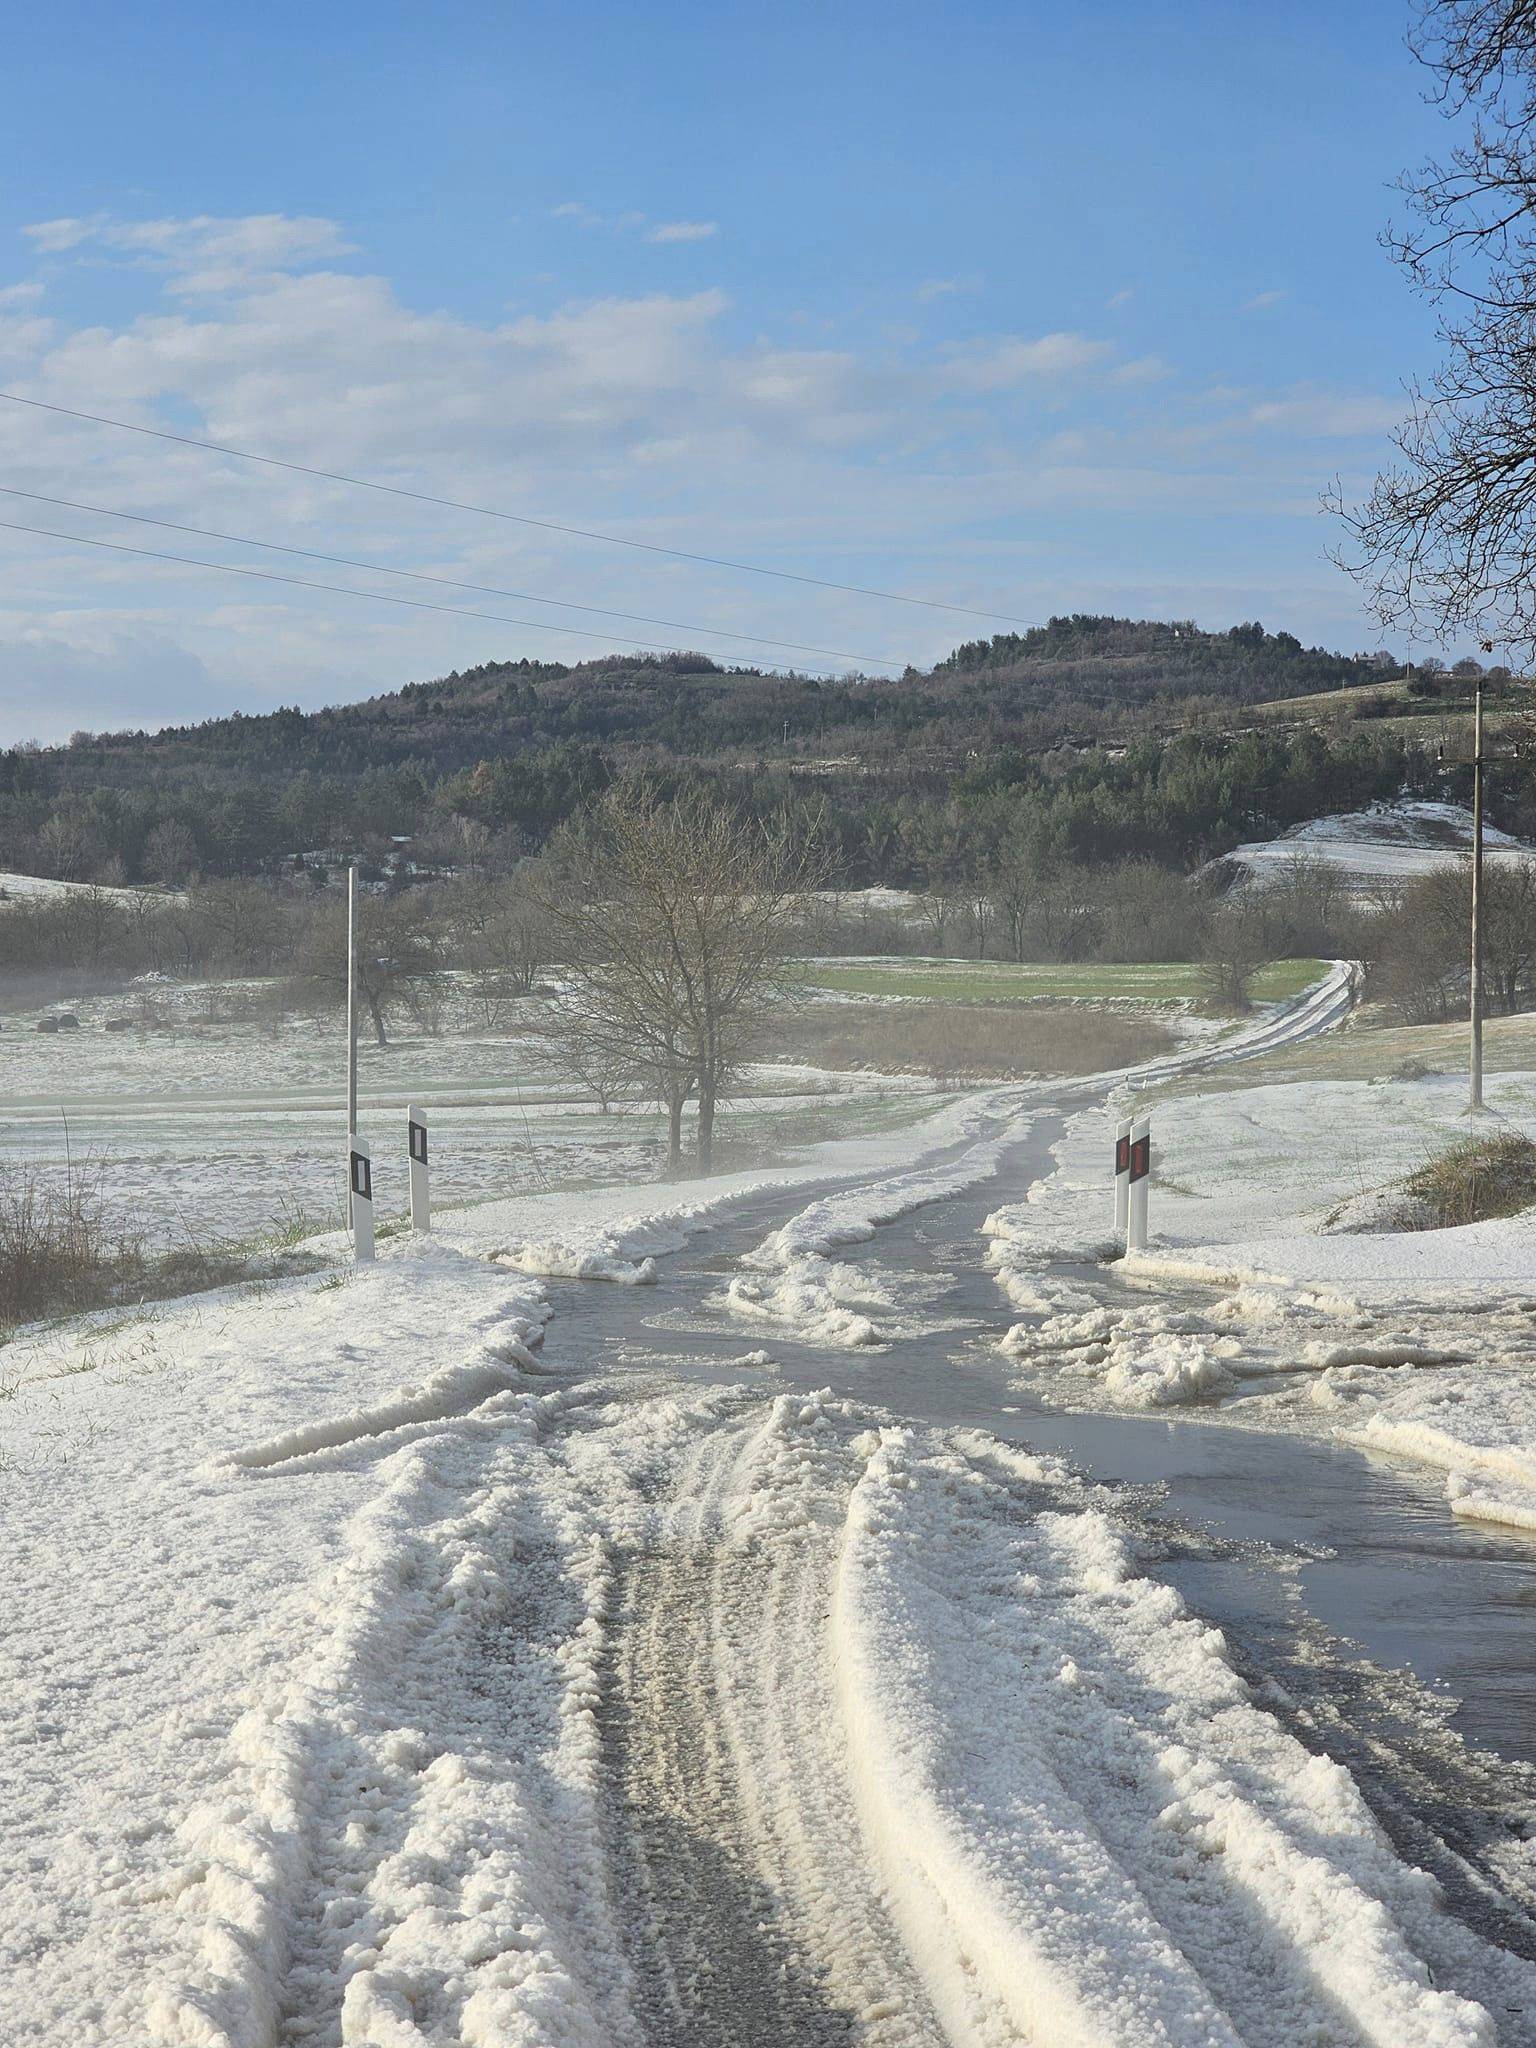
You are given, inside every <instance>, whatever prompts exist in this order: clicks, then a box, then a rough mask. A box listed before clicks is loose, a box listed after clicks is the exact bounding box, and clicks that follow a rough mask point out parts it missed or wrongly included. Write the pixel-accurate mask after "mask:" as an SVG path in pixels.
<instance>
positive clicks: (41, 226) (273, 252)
mask: <svg viewBox="0 0 1536 2048" xmlns="http://www.w3.org/2000/svg"><path fill="white" fill-rule="evenodd" d="M23 233H24V234H26V235H28V236H30V237H31V239H32V241H33V243H34V245H35V246H36V248H37V249H38V250H39V252H40V253H42V254H45V255H62V254H65V253H69V252H73V251H77V250H97V251H101V252H103V253H105V254H108V255H111V256H116V257H121V258H124V259H126V260H127V261H128V262H130V263H138V264H142V265H144V266H145V267H147V268H152V269H161V270H164V271H166V272H167V273H169V274H170V275H171V276H172V278H173V279H174V280H175V285H174V287H173V288H174V289H178V290H182V291H186V292H211V291H228V290H231V289H233V288H235V287H236V286H239V285H242V284H245V283H248V282H250V281H251V280H252V279H254V278H258V277H263V276H272V275H275V274H277V273H279V272H283V271H287V270H291V269H293V268H294V267H296V266H299V265H309V264H314V263H325V262H332V261H334V260H335V259H336V258H338V257H341V256H345V255H347V254H349V253H350V252H351V245H350V244H349V243H348V242H346V241H345V240H344V239H343V237H342V234H341V230H340V229H339V228H338V227H337V225H336V223H335V221H332V220H324V219H320V218H318V217H314V216H307V215H291V214H280V213H258V214H246V215H242V216H238V217H232V218H221V217H219V216H217V215H214V214H198V215H196V216H194V217H193V218H191V219H185V220H141V221H120V220H115V219H113V218H111V217H110V216H108V215H106V214H93V215H92V216H90V218H88V219H84V220H50V221H39V222H37V223H36V224H35V225H33V226H32V227H29V228H25V229H23Z"/></svg>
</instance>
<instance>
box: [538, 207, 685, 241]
mask: <svg viewBox="0 0 1536 2048" xmlns="http://www.w3.org/2000/svg"><path fill="white" fill-rule="evenodd" d="M549 212H550V218H551V219H552V220H569V221H574V222H575V224H576V226H577V227H581V228H604V229H606V230H607V231H608V233H610V234H615V235H633V234H639V235H640V236H641V237H642V239H643V240H645V241H647V242H660V243H667V242H708V241H710V240H712V239H713V237H714V236H716V235H718V234H719V232H720V224H719V222H718V221H713V220H652V219H651V217H650V215H649V214H646V213H639V212H634V211H630V212H625V213H600V212H598V210H597V208H596V207H593V206H588V205H587V203H586V201H585V200H584V199H563V200H561V202H560V204H559V205H558V206H552V207H551V208H550V209H549Z"/></svg>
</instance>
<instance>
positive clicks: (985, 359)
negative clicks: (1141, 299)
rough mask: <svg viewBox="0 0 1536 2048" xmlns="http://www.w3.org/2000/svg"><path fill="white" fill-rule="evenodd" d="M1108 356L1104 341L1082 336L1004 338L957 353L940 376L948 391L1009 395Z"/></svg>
mask: <svg viewBox="0 0 1536 2048" xmlns="http://www.w3.org/2000/svg"><path fill="white" fill-rule="evenodd" d="M1109 353H1110V346H1109V343H1108V342H1107V341H1092V340H1090V339H1089V337H1088V336H1087V335H1085V334H1064V333H1058V334H1041V335H1037V336H1036V337H1035V338H1034V339H1033V340H1026V339H1025V338H1024V337H1023V336H1022V335H1017V334H1006V335H1003V336H1001V337H999V338H998V339H997V340H994V341H985V342H977V343H974V344H972V345H971V346H969V347H967V348H965V349H962V350H959V351H957V352H956V353H955V354H954V355H953V356H952V357H951V358H950V360H949V361H948V362H947V363H945V364H944V366H943V367H942V369H941V370H940V372H939V381H940V383H941V385H942V386H943V387H944V388H945V389H946V390H949V391H961V392H966V393H969V394H973V395H974V394H979V393H982V392H988V391H1010V390H1012V389H1013V387H1014V386H1015V385H1018V384H1024V383H1028V382H1029V381H1030V380H1031V379H1033V378H1036V377H1061V376H1066V375H1069V374H1070V373H1071V372H1073V371H1075V370H1085V369H1088V368H1090V367H1091V366H1092V365H1093V364H1094V363H1099V362H1102V361H1103V360H1104V358H1105V357H1106V356H1107V355H1108V354H1109Z"/></svg>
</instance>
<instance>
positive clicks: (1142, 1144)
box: [1131, 1137, 1152, 1180]
mask: <svg viewBox="0 0 1536 2048" xmlns="http://www.w3.org/2000/svg"><path fill="white" fill-rule="evenodd" d="M1151 1171H1152V1140H1151V1138H1150V1137H1146V1138H1138V1139H1137V1140H1136V1142H1135V1143H1134V1144H1133V1145H1132V1147H1131V1179H1132V1180H1145V1179H1146V1177H1147V1175H1148V1174H1149V1173H1150V1172H1151Z"/></svg>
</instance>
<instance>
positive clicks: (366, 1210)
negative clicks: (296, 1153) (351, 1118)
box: [347, 1136, 373, 1266]
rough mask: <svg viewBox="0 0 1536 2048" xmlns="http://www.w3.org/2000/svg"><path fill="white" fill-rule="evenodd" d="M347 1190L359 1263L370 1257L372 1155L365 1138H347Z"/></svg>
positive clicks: (353, 1243)
mask: <svg viewBox="0 0 1536 2048" xmlns="http://www.w3.org/2000/svg"><path fill="white" fill-rule="evenodd" d="M347 1192H348V1194H349V1195H350V1196H351V1198H352V1251H353V1256H354V1257H355V1258H356V1260H357V1263H358V1265H360V1266H366V1265H367V1264H368V1263H369V1262H370V1261H371V1260H372V1258H373V1155H372V1154H371V1153H370V1152H369V1150H368V1140H367V1139H366V1138H359V1137H356V1136H353V1137H351V1138H349V1139H348V1140H347Z"/></svg>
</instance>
